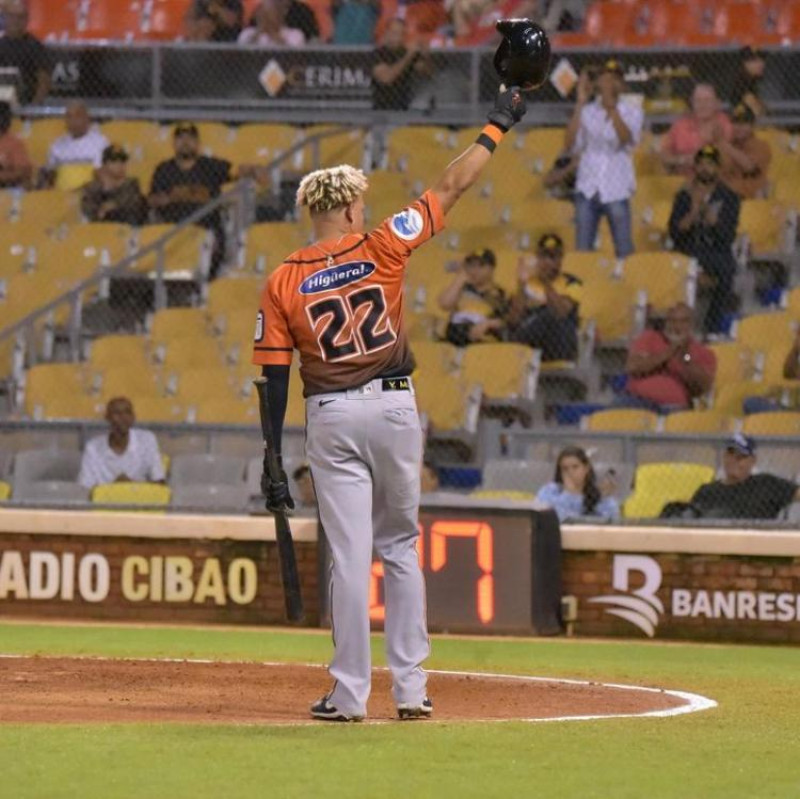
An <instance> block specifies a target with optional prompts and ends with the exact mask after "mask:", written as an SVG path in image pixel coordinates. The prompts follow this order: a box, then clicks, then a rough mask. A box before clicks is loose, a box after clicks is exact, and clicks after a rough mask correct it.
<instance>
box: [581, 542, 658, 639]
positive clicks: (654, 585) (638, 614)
mask: <svg viewBox="0 0 800 799" xmlns="http://www.w3.org/2000/svg"><path fill="white" fill-rule="evenodd" d="M631 572H639V573H640V574H642V575H643V576H644V585H642V587H641V588H636V589H633V590H631V588H630V583H631V580H630V575H631ZM611 585H612V587H613V588H614V589H615V590H617V591H622V592H623V593H621V594H608V595H607V596H598V597H595V598H594V599H590V600H589V602H593V603H596V604H599V605H608V606H609V607H607V608H606V613H608V614H609V615H611V616H618V617H619V618H620V619H625V620H626V621H629V622H630V623H631V624H634V625H636V626H637V627H638V628H639V629H640V630H641V631H642V632H643V633H645V634H646V635H647V636H648V637H650V638H652V637H653V636H654V635H655V634H656V627H658V621H659V616H660V615H662V614H663V613H664V605H663V603H662V602H661V600H660V599H659V598H658V597H657V596H656V592H657V591H658V589H659V588H660V587H661V567H660V566H659V565H658V563H657V562H656V561H655V560H654V559H653V558H650V557H647V555H614V566H613V574H612V580H611Z"/></svg>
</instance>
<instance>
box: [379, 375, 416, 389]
mask: <svg viewBox="0 0 800 799" xmlns="http://www.w3.org/2000/svg"><path fill="white" fill-rule="evenodd" d="M381 389H382V390H383V391H411V380H409V378H407V377H384V378H383V380H381Z"/></svg>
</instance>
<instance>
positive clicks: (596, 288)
mask: <svg viewBox="0 0 800 799" xmlns="http://www.w3.org/2000/svg"><path fill="white" fill-rule="evenodd" d="M635 300H636V298H635V297H629V296H628V294H627V292H626V291H624V290H623V284H622V281H619V280H613V281H612V280H609V281H608V282H600V283H595V284H593V285H592V287H591V290H589V291H584V292H582V294H581V304H580V309H579V314H580V319H581V325H582V326H583V327H584V328H586V327H587V326H588V325H589V324H592V325H593V326H594V327H595V330H596V337H597V339H598V340H599V341H600V342H601V343H608V342H614V341H619V340H621V339H627V338H628V336H630V334H631V331H632V330H633V326H634V317H635V305H634V302H635Z"/></svg>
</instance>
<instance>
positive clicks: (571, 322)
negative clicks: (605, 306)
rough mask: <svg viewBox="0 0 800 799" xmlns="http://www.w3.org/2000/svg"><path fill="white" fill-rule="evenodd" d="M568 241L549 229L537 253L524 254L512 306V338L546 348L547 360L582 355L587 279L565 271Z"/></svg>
mask: <svg viewBox="0 0 800 799" xmlns="http://www.w3.org/2000/svg"><path fill="white" fill-rule="evenodd" d="M563 260H564V242H563V241H562V239H561V237H560V236H558V235H556V234H555V233H546V234H545V235H543V236H542V237H541V238H540V239H539V242H538V245H537V249H536V257H535V258H534V259H531V258H530V257H529V256H523V257H522V258H520V262H519V269H518V273H517V277H518V282H519V289H518V291H517V293H516V294H515V295H514V300H513V304H512V310H511V324H512V327H513V330H512V334H511V335H512V338H513V339H514V340H515V341H519V342H520V343H522V344H527V345H529V346H531V347H534V348H535V349H539V350H541V351H542V360H543V361H574V360H575V359H576V358H577V357H578V322H579V319H578V310H579V308H580V302H581V292H582V290H583V283H581V281H580V280H578V278H576V277H574V276H573V275H568V274H564V273H563V272H562V271H561V264H562V261H563Z"/></svg>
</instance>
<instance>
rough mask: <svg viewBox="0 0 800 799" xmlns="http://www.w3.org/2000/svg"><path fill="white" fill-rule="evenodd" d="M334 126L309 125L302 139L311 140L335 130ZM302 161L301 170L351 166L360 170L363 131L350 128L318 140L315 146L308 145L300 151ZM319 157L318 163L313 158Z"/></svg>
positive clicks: (362, 157)
mask: <svg viewBox="0 0 800 799" xmlns="http://www.w3.org/2000/svg"><path fill="white" fill-rule="evenodd" d="M336 128H337V126H334V125H311V126H310V127H308V128H306V129H304V130H303V131H302V135H303V137H304V138H311V137H313V136H315V135H317V134H320V133H327V132H330V131H332V130H336ZM301 153H302V157H303V160H302V162H301V164H302V166H301V169H319V168H328V167H332V166H338V165H339V164H352V165H353V166H356V167H359V168H361V166H362V165H363V162H364V130H363V129H362V128H351V129H349V130H345V131H341V132H338V133H336V134H335V135H332V136H325V137H324V138H321V139H318V140H317V144H316V145H309V146H308V147H304V148H303V149H302V150H301ZM317 154H318V155H319V161H316V160H315V156H316V155H317Z"/></svg>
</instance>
